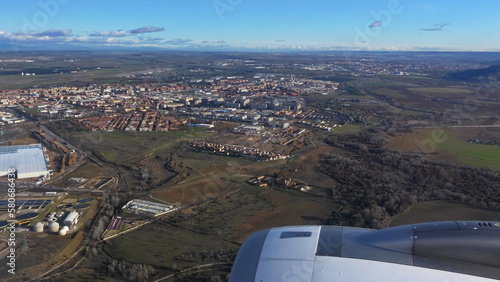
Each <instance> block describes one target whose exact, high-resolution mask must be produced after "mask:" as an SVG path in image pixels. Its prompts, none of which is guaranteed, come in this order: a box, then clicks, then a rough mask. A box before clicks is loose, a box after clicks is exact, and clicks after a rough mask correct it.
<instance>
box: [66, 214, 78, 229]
mask: <svg viewBox="0 0 500 282" xmlns="http://www.w3.org/2000/svg"><path fill="white" fill-rule="evenodd" d="M77 223H78V213H77V212H70V213H69V214H68V215H67V216H66V218H64V221H63V225H65V226H72V225H75V224H77Z"/></svg>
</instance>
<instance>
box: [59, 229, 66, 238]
mask: <svg viewBox="0 0 500 282" xmlns="http://www.w3.org/2000/svg"><path fill="white" fill-rule="evenodd" d="M66 232H67V230H66V229H64V228H62V229H61V230H59V235H60V236H64V235H66Z"/></svg>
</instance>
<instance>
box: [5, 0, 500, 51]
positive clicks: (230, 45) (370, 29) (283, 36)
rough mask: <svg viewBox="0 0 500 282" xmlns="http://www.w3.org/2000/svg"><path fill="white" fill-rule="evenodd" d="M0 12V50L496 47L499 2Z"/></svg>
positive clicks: (277, 0)
mask: <svg viewBox="0 0 500 282" xmlns="http://www.w3.org/2000/svg"><path fill="white" fill-rule="evenodd" d="M0 7H1V9H0V18H1V19H2V21H1V25H0V48H1V49H15V48H31V49H86V48H92V49H100V48H123V47H127V48H134V47H137V48H140V47H154V48H165V49H172V50H243V51H245V50H417V51H418V50H451V51H500V32H499V31H498V28H499V27H500V17H498V13H499V11H500V1H498V0H476V1H473V0H470V1H465V0H454V1H449V0H439V1H438V0H413V1H412V0H399V1H398V0H384V1H379V0H309V1H306V0H303V1H296V0H156V1H153V0H151V1H147V0H142V1H139V0H120V1H116V0H105V1H104V0H99V1H95V0H85V1H80V0H38V1H2V2H1V4H0ZM16 46H17V47H16Z"/></svg>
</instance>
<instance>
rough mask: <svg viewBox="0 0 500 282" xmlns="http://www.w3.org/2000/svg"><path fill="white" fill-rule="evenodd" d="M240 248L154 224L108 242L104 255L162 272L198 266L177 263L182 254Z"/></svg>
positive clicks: (173, 227)
mask: <svg viewBox="0 0 500 282" xmlns="http://www.w3.org/2000/svg"><path fill="white" fill-rule="evenodd" d="M237 248H239V245H237V244H234V243H230V242H228V241H224V240H221V239H219V238H217V237H214V236H207V235H205V234H199V233H196V232H191V231H188V230H185V229H181V228H178V227H175V226H172V225H165V224H160V223H152V224H147V225H145V226H143V227H141V228H140V229H137V230H134V231H131V232H129V233H125V234H123V235H121V236H119V237H117V238H115V239H111V240H109V241H108V244H106V245H105V246H104V251H105V252H106V253H107V254H108V255H110V256H111V257H112V258H114V259H116V260H126V261H129V262H133V263H138V264H149V265H152V266H155V267H158V268H162V269H184V268H187V267H191V266H193V265H195V264H197V263H189V262H182V261H179V260H176V259H175V258H176V257H178V256H180V255H182V254H189V253H193V252H204V251H217V250H233V249H237Z"/></svg>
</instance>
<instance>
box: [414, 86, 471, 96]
mask: <svg viewBox="0 0 500 282" xmlns="http://www.w3.org/2000/svg"><path fill="white" fill-rule="evenodd" d="M408 90H410V91H413V92H416V93H418V94H421V95H423V96H426V97H441V96H443V95H446V96H447V97H453V96H455V95H458V96H460V97H463V96H464V95H462V94H470V93H474V90H472V89H469V88H454V87H412V88H408Z"/></svg>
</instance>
